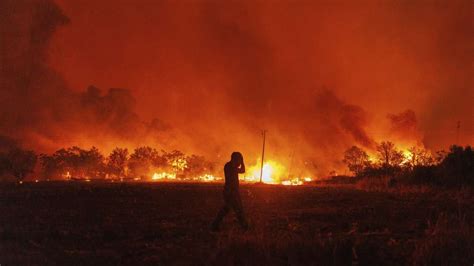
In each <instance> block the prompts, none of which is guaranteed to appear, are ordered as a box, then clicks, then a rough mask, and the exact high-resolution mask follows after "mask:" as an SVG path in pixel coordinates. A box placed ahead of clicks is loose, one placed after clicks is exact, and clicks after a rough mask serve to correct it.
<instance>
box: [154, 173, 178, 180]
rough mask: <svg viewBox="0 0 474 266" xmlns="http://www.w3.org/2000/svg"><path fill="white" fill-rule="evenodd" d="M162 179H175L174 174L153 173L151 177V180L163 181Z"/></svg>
mask: <svg viewBox="0 0 474 266" xmlns="http://www.w3.org/2000/svg"><path fill="white" fill-rule="evenodd" d="M164 179H176V174H175V173H167V172H162V173H154V174H153V176H152V177H151V180H164Z"/></svg>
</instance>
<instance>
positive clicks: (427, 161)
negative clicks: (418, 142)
mask: <svg viewBox="0 0 474 266" xmlns="http://www.w3.org/2000/svg"><path fill="white" fill-rule="evenodd" d="M408 152H409V154H410V155H409V159H408V161H407V163H406V164H407V165H408V166H409V167H411V168H413V167H417V166H428V165H432V164H433V163H434V159H433V157H432V156H431V153H430V152H429V151H428V150H426V149H424V148H419V147H416V146H413V147H411V148H409V149H408Z"/></svg>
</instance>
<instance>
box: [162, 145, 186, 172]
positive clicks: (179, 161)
mask: <svg viewBox="0 0 474 266" xmlns="http://www.w3.org/2000/svg"><path fill="white" fill-rule="evenodd" d="M163 158H165V159H166V161H167V163H168V165H169V166H171V167H172V168H173V171H175V173H178V172H182V171H184V170H185V169H186V168H187V167H188V162H187V161H186V155H185V154H184V153H182V152H181V151H178V150H174V151H172V152H165V151H163Z"/></svg>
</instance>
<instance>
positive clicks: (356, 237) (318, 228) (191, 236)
mask: <svg viewBox="0 0 474 266" xmlns="http://www.w3.org/2000/svg"><path fill="white" fill-rule="evenodd" d="M221 186H222V185H216V184H166V183H148V184H147V183H122V184H120V183H96V182H90V183H86V182H40V183H24V184H21V185H18V184H0V214H1V215H0V265H2V266H7V265H51V264H59V265H84V264H95V265H104V264H127V265H129V264H131V265H143V264H155V265H163V264H178V265H209V264H211V265H228V264H230V265H232V264H233V265H400V264H413V263H415V264H416V263H418V264H424V263H426V264H431V265H433V264H438V263H440V264H444V263H451V264H452V263H454V264H453V265H455V264H457V265H460V264H458V263H461V264H464V263H468V265H472V262H474V261H472V253H471V254H468V253H470V252H471V251H472V247H470V244H472V242H470V241H471V240H472V229H471V228H472V225H473V222H472V221H473V213H474V212H473V210H474V205H473V203H474V201H473V196H472V193H469V192H466V191H464V192H463V191H461V192H459V191H457V192H443V193H441V192H433V191H428V192H417V193H409V192H406V193H402V192H391V193H387V192H364V191H360V190H355V189H350V188H330V187H282V186H256V185H244V186H242V187H241V194H242V199H243V203H244V208H245V210H246V213H247V216H248V217H249V220H250V223H251V226H252V228H251V229H250V230H249V231H247V232H244V231H242V230H240V229H239V228H238V225H237V222H236V221H234V215H233V214H232V213H231V215H229V216H228V217H227V218H226V220H225V223H224V224H223V227H222V230H221V232H219V233H212V232H210V231H209V224H210V222H211V221H212V219H213V218H214V216H215V214H216V213H217V211H218V209H219V208H220V207H221V205H222V196H221V195H222V194H221V189H222V188H221ZM451 228H452V229H451ZM473 253H474V252H473Z"/></svg>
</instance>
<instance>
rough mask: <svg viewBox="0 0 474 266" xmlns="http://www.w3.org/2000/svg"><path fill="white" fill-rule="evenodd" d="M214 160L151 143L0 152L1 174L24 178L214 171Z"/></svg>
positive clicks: (15, 149) (195, 174)
mask: <svg viewBox="0 0 474 266" xmlns="http://www.w3.org/2000/svg"><path fill="white" fill-rule="evenodd" d="M214 167H215V166H214V163H212V162H210V161H208V160H206V158H205V157H203V156H199V155H194V154H193V155H189V156H188V155H186V154H184V153H183V152H181V151H179V150H173V151H171V152H167V151H164V150H161V151H158V150H157V149H155V148H152V147H149V146H143V147H138V148H136V149H134V150H133V152H131V153H130V152H129V150H128V149H126V148H115V149H114V150H112V152H111V153H110V154H109V155H107V156H104V155H103V154H102V153H101V151H100V150H99V149H97V148H96V147H92V148H90V149H82V148H80V147H77V146H73V147H69V148H62V149H59V150H57V151H56V152H54V153H52V154H40V155H37V154H36V153H35V152H34V151H31V150H23V149H21V148H14V149H11V150H8V151H4V152H0V175H1V176H5V175H11V176H13V177H14V178H16V179H18V180H23V179H24V178H25V177H26V176H27V175H29V174H31V173H33V172H35V174H37V177H39V178H41V179H45V180H46V179H52V180H57V179H105V178H110V179H127V178H143V179H147V178H150V177H151V176H150V174H151V173H153V172H155V171H163V172H170V173H174V174H175V175H176V177H177V178H184V177H186V176H200V175H204V174H208V173H212V172H214Z"/></svg>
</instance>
